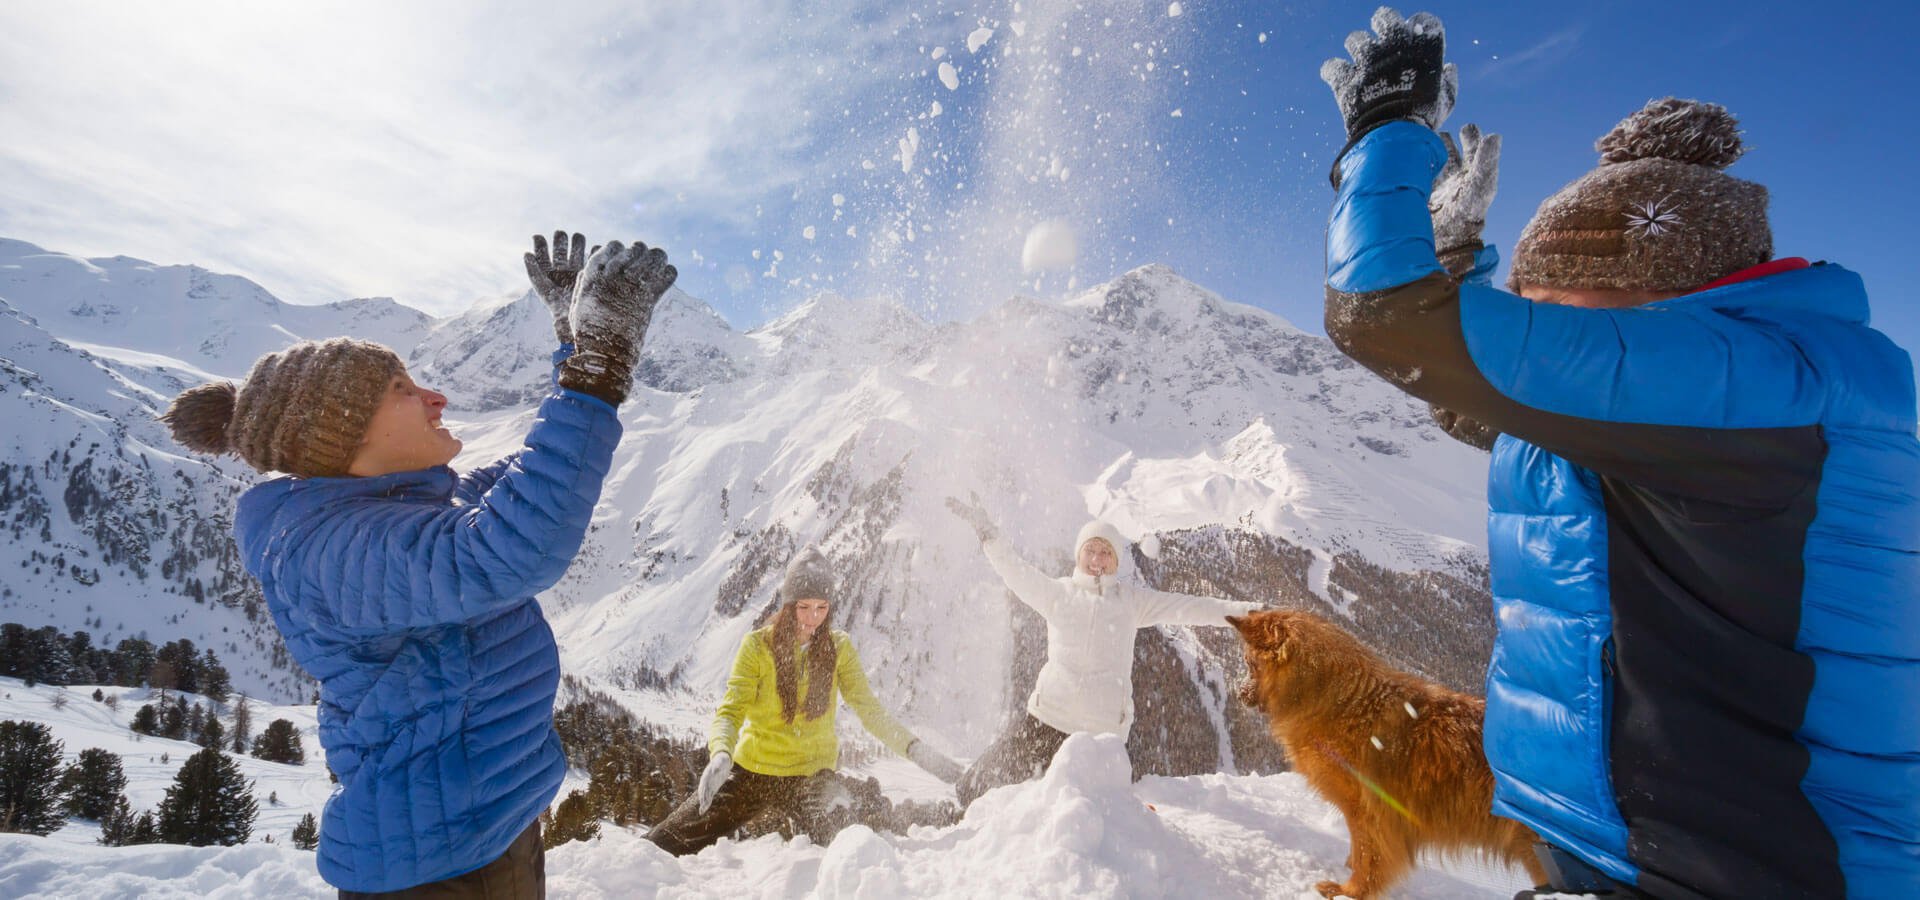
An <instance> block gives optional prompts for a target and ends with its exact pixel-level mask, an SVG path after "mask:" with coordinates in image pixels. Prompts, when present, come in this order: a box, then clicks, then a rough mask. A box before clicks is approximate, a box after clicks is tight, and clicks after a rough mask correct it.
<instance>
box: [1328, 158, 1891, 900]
mask: <svg viewBox="0 0 1920 900" xmlns="http://www.w3.org/2000/svg"><path fill="white" fill-rule="evenodd" d="M1445 160H1446V151H1445V149H1444V147H1443V145H1442V144H1441V142H1440V140H1439V139H1438V138H1436V137H1435V135H1434V134H1433V132H1431V131H1429V130H1428V129H1426V128H1424V127H1421V126H1420V125H1417V124H1415V123H1412V122H1396V123H1392V124H1389V125H1386V126H1383V127H1381V128H1379V129H1377V130H1375V131H1373V132H1372V133H1370V134H1368V135H1367V136H1366V137H1365V138H1363V139H1362V140H1361V141H1359V142H1358V143H1357V144H1356V145H1355V146H1354V147H1353V148H1352V149H1351V150H1350V152H1349V153H1348V154H1347V155H1346V156H1345V157H1344V158H1343V159H1342V160H1341V162H1340V166H1339V173H1340V175H1341V181H1340V189H1339V195H1338V198H1337V200H1336V204H1335V207H1334V212H1333V218H1332V221H1331V224H1330V231H1329V234H1328V260H1327V263H1328V277H1327V331H1328V334H1329V336H1331V337H1332V338H1333V339H1334V340H1335V341H1336V342H1337V343H1338V344H1339V345H1340V346H1341V348H1342V349H1343V350H1345V351H1346V352H1347V353H1348V354H1349V355H1351V356H1352V357H1353V358H1354V359H1356V360H1358V361H1360V362H1361V363H1362V364H1364V365H1366V366H1367V367H1368V368H1370V369H1373V370H1374V371H1376V372H1378V373H1380V374H1381V375H1383V376H1384V377H1386V378H1388V379H1389V380H1391V381H1393V382H1394V383H1396V384H1398V385H1400V386H1402V387H1403V388H1404V389H1405V390H1407V391H1408V392H1409V393H1412V394H1414V395H1416V396H1418V397H1421V398H1422V399H1425V400H1428V401H1430V402H1433V403H1436V404H1438V405H1440V406H1443V407H1446V408H1448V409H1451V410H1454V411H1455V412H1457V413H1460V414H1462V415H1465V416H1467V417H1470V418H1472V419H1477V420H1479V421H1480V422H1483V423H1485V424H1487V425H1488V426H1490V427H1492V428H1494V429H1497V430H1498V431H1500V432H1502V437H1501V438H1500V439H1499V441H1498V443H1497V444H1496V446H1495V447H1494V455H1493V464H1492V475H1491V479H1490V483H1489V491H1488V505H1489V508H1490V510H1489V520H1488V524H1489V529H1488V535H1489V536H1488V544H1489V549H1490V553H1491V556H1492V568H1493V576H1492V581H1493V594H1494V603H1495V612H1496V618H1497V623H1498V628H1499V634H1498V638H1497V640H1496V643H1495V646H1494V653H1493V659H1492V663H1491V666H1490V668H1489V671H1488V677H1487V723H1486V750H1487V757H1488V760H1489V762H1491V763H1492V765H1493V769H1494V775H1495V779H1496V784H1497V789H1496V797H1495V811H1496V812H1497V813H1499V814H1501V815H1505V816H1510V817H1512V818H1514V819H1517V820H1519V821H1521V822H1523V823H1525V824H1526V825H1528V826H1529V827H1531V828H1533V829H1534V830H1535V831H1536V832H1538V833H1539V834H1540V835H1541V837H1542V838H1544V839H1545V840H1547V841H1550V842H1552V843H1554V844H1556V845H1558V846H1560V847H1561V848H1563V849H1565V850H1567V851H1569V852H1571V853H1573V854H1574V855H1576V856H1578V857H1580V858H1581V859H1583V860H1584V861H1586V862H1587V863H1589V864H1591V865H1592V866H1594V867H1595V868H1597V869H1599V870H1600V871H1602V872H1603V873H1605V874H1607V875H1608V876H1610V877H1612V878H1614V879H1616V880H1618V881H1621V882H1624V883H1626V884H1630V885H1633V886H1635V887H1636V888H1638V889H1639V890H1641V891H1644V892H1646V893H1648V894H1651V895H1653V896H1658V897H1694V896H1701V895H1705V896H1712V897H1800V896H1811V897H1838V896H1854V897H1920V442H1916V440H1915V426H1916V421H1915V402H1914V381H1913V368H1912V363H1911V361H1910V360H1909V358H1908V356H1907V354H1906V353H1905V352H1904V351H1902V350H1901V349H1900V348H1899V347H1897V346H1895V345H1894V344H1893V343H1892V342H1891V341H1889V340H1888V339H1887V338H1886V337H1885V336H1884V335H1882V334H1880V333H1879V332H1878V331H1875V330H1874V329H1872V328H1871V327H1869V325H1868V319H1867V299H1866V292H1865V289H1864V287H1863V286H1862V285H1861V281H1860V279H1859V277H1858V276H1856V275H1854V274H1853V273H1851V272H1848V271H1846V270H1845V269H1842V268H1840V267H1839V266H1833V265H1826V264H1820V265H1813V266H1808V267H1802V268H1799V269H1797V270H1792V271H1783V272H1778V273H1777V274H1768V275H1764V276H1762V277H1755V278H1751V279H1749V280H1742V281H1736V282H1734V283H1731V284H1726V285H1724V286H1719V287H1714V288H1711V289H1708V290H1702V291H1699V292H1696V293H1693V294H1689V295H1686V296H1683V297H1679V298H1675V299H1672V300H1667V301H1662V302H1657V303H1650V304H1646V305H1643V306H1638V307H1633V308H1629V309H1605V310H1596V309H1576V308H1570V307H1562V306H1550V305H1544V304H1534V303H1530V302H1528V301H1527V300H1525V299H1523V298H1520V297H1516V296H1514V295H1512V294H1508V293H1505V292H1502V291H1498V290H1495V289H1493V288H1492V287H1490V286H1487V285H1486V284H1485V283H1484V281H1485V278H1484V276H1485V275H1486V274H1487V273H1488V272H1489V271H1490V270H1491V268H1492V265H1493V258H1492V253H1491V251H1484V252H1482V253H1480V254H1479V256H1478V258H1477V259H1476V260H1473V261H1472V262H1471V263H1466V264H1462V265H1460V266H1457V267H1456V268H1457V269H1466V268H1471V271H1456V272H1454V273H1449V272H1448V271H1447V270H1446V269H1445V268H1443V267H1442V266H1441V265H1440V263H1439V261H1438V260H1437V259H1436V257H1435V254H1434V248H1433V237H1432V229H1431V224H1430V221H1429V216H1428V211H1427V196H1428V193H1429V191H1430V189H1431V184H1432V181H1433V178H1434V176H1435V175H1436V174H1437V173H1438V172H1439V171H1440V168H1441V166H1442V165H1443V164H1444V162H1445Z"/></svg>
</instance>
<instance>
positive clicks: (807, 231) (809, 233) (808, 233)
mask: <svg viewBox="0 0 1920 900" xmlns="http://www.w3.org/2000/svg"><path fill="white" fill-rule="evenodd" d="M813 234H814V231H813V226H812V225H808V226H807V227H805V228H802V229H800V236H801V237H803V238H806V239H807V240H813Z"/></svg>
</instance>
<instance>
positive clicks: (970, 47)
mask: <svg viewBox="0 0 1920 900" xmlns="http://www.w3.org/2000/svg"><path fill="white" fill-rule="evenodd" d="M992 37H993V29H991V28H975V29H974V30H973V33H972V34H969V35H967V52H968V53H979V52H980V48H981V47H982V46H984V45H985V44H986V43H987V41H988V40H990V39H992Z"/></svg>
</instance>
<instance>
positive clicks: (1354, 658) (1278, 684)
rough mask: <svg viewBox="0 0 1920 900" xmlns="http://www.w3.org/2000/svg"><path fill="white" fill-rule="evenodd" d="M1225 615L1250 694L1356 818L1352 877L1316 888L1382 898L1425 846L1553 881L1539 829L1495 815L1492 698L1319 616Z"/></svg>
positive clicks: (1278, 735) (1308, 770)
mask: <svg viewBox="0 0 1920 900" xmlns="http://www.w3.org/2000/svg"><path fill="white" fill-rule="evenodd" d="M1227 621H1228V622H1231V623H1233V627H1234V628H1236V629H1238V630H1239V632H1240V636H1241V638H1243V639H1244V640H1245V641H1246V644H1247V670H1248V672H1249V673H1250V675H1249V677H1248V679H1247V681H1246V682H1245V683H1244V684H1242V685H1241V687H1240V699H1241V700H1243V701H1245V702H1246V703H1247V704H1248V705H1250V706H1253V707H1254V708H1256V709H1259V710H1260V711H1262V712H1264V713H1266V714H1267V720H1268V723H1269V726H1270V727H1271V728H1272V729H1273V736H1274V739H1275V740H1278V741H1279V742H1280V746H1281V747H1283V748H1285V749H1286V751H1287V757H1288V758H1289V759H1290V760H1292V762H1293V767H1294V769H1295V770H1297V771H1298V772H1299V773H1300V774H1301V775H1302V776H1303V777H1305V778H1306V779H1307V783H1308V784H1310V785H1312V786H1313V789H1314V790H1315V791H1317V792H1319V794H1320V796H1322V797H1324V798H1326V799H1327V801H1328V802H1330V803H1332V804H1333V805H1334V806H1337V807H1339V809H1340V812H1341V813H1342V814H1343V815H1345V816H1346V817H1347V833H1348V835H1349V837H1350V839H1351V841H1352V847H1351V849H1350V852H1349V853H1348V854H1347V867H1348V868H1349V869H1352V870H1353V876H1352V877H1351V878H1349V879H1347V883H1346V884H1341V883H1339V882H1337V881H1322V882H1320V883H1319V884H1317V885H1315V886H1314V887H1316V888H1317V889H1319V891H1320V893H1321V894H1322V895H1324V896H1327V897H1335V896H1339V895H1342V894H1344V895H1346V896H1349V897H1354V898H1357V900H1367V898H1369V897H1375V896H1379V895H1380V893H1381V892H1383V891H1385V890H1386V889H1387V888H1388V887H1391V886H1392V885H1393V884H1394V883H1395V882H1398V881H1399V880H1400V879H1401V878H1403V877H1405V876H1406V874H1407V873H1408V872H1410V871H1412V870H1413V867H1414V863H1415V860H1416V859H1417V858H1418V856H1419V853H1420V851H1421V850H1423V849H1432V850H1437V851H1440V852H1442V853H1474V852H1478V853H1484V854H1486V855H1487V856H1488V857H1491V858H1494V859H1498V860H1500V861H1502V862H1504V863H1506V864H1508V865H1516V864H1517V865H1521V866H1524V867H1526V870H1527V874H1528V875H1531V876H1532V877H1533V882H1534V883H1535V884H1542V883H1545V882H1546V880H1547V876H1546V872H1545V871H1543V870H1542V869H1541V867H1540V863H1539V862H1538V861H1537V860H1535V859H1534V856H1533V850H1532V847H1533V842H1534V841H1535V840H1537V838H1535V837H1534V834H1533V832H1532V831H1530V830H1528V829H1527V828H1526V827H1525V826H1523V825H1521V824H1520V823H1518V822H1514V821H1511V820H1509V819H1502V818H1498V817H1496V816H1494V815H1493V771H1492V770H1491V769H1489V768H1487V758H1486V755H1485V753H1484V752H1483V751H1482V750H1481V748H1480V732H1481V724H1482V722H1484V721H1485V719H1486V703H1485V702H1484V701H1482V700H1479V699H1476V698H1473V697H1468V696H1466V695H1464V694H1457V693H1454V692H1453V691H1450V690H1447V689H1446V688H1443V687H1440V686H1439V685H1436V684H1430V683H1428V682H1426V681H1424V680H1421V679H1419V678H1416V677H1414V676H1412V675H1408V674H1406V673H1405V672H1400V671H1396V670H1394V669H1392V668H1390V667H1388V666H1387V664H1386V663H1385V662H1382V661H1381V659H1380V658H1379V657H1378V656H1375V655H1374V653H1373V651H1371V650H1368V649H1367V648H1366V647H1365V646H1363V645H1361V643H1360V642H1359V641H1358V640H1355V639H1354V637H1353V636H1352V635H1350V634H1347V633H1346V632H1345V631H1342V630H1341V629H1340V628H1339V627H1337V626H1335V625H1334V624H1333V623H1331V622H1328V621H1327V620H1325V619H1323V618H1320V617H1319V616H1316V615H1313V614H1311V613H1304V612H1296V611H1292V610H1262V611H1259V612H1255V613H1253V614H1251V615H1248V616H1245V617H1237V616H1228V617H1227Z"/></svg>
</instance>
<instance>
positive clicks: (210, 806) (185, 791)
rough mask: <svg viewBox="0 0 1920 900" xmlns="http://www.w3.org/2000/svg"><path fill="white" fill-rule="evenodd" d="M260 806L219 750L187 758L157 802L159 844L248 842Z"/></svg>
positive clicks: (246, 783)
mask: <svg viewBox="0 0 1920 900" xmlns="http://www.w3.org/2000/svg"><path fill="white" fill-rule="evenodd" d="M258 813H259V804H258V803H257V802H256V801H255V800H254V799H253V786H252V784H251V783H249V782H248V781H247V780H246V778H245V777H243V776H242V775H241V774H240V765H239V764H238V763H236V762H234V761H233V760H231V759H228V758H227V755H226V754H224V753H222V752H220V750H219V749H218V748H214V747H208V748H207V749H205V750H201V751H200V752H198V753H195V754H194V755H192V756H191V757H188V758H187V762H186V764H185V765H183V766H181V767H180V772H179V774H177V775H175V776H174V779H173V785H172V786H171V787H169V788H167V796H166V798H165V799H163V800H161V801H160V815H159V821H158V826H159V832H160V840H161V841H163V842H165V843H169V844H189V845H192V846H195V847H205V846H208V845H210V844H219V845H221V846H232V845H234V844H243V843H246V840H247V838H248V837H249V836H250V835H252V833H253V820H254V817H255V816H256V815H258Z"/></svg>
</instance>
